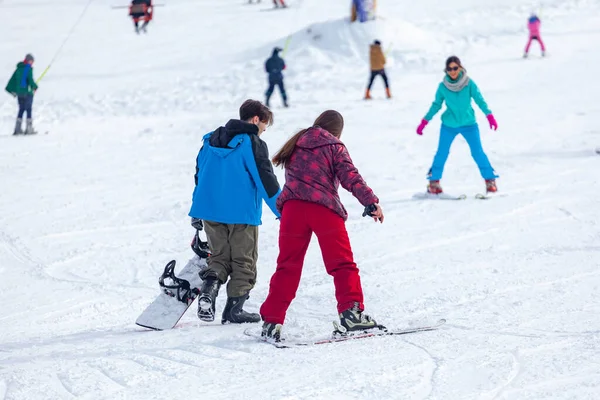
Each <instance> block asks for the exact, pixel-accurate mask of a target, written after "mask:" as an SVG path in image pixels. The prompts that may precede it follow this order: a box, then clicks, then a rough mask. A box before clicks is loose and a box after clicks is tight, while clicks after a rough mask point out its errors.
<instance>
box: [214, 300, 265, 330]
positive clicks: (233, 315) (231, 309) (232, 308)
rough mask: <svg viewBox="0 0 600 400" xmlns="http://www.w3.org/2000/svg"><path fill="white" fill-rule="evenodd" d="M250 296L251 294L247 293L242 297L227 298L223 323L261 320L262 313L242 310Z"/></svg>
mask: <svg viewBox="0 0 600 400" xmlns="http://www.w3.org/2000/svg"><path fill="white" fill-rule="evenodd" d="M248 297H249V296H248V295H247V294H246V295H243V296H240V297H229V298H227V304H226V305H225V310H223V318H222V319H221V323H222V324H226V323H228V322H230V323H232V324H244V323H248V322H260V315H258V314H255V313H249V312H246V311H244V310H242V307H244V303H245V302H246V300H248Z"/></svg>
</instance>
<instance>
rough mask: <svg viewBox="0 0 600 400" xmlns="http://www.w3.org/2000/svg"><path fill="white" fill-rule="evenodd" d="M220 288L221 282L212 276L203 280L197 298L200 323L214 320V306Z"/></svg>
mask: <svg viewBox="0 0 600 400" xmlns="http://www.w3.org/2000/svg"><path fill="white" fill-rule="evenodd" d="M220 288H221V281H219V279H218V278H216V277H214V276H207V277H205V278H203V282H202V287H201V288H200V295H199V296H198V318H200V319H201V320H202V321H206V322H212V321H214V320H215V305H216V303H217V296H218V295H219V289H220Z"/></svg>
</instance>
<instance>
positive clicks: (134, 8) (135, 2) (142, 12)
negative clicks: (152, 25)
mask: <svg viewBox="0 0 600 400" xmlns="http://www.w3.org/2000/svg"><path fill="white" fill-rule="evenodd" d="M153 11H154V10H153V7H152V0H132V1H131V6H130V7H129V15H130V16H131V18H132V19H133V25H134V26H135V33H137V34H139V33H140V29H141V30H142V31H143V32H144V33H147V30H146V28H147V26H148V23H149V22H150V21H152V13H153ZM140 21H144V23H143V24H142V27H141V28H140V27H139V22H140Z"/></svg>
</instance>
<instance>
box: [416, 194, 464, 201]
mask: <svg viewBox="0 0 600 400" xmlns="http://www.w3.org/2000/svg"><path fill="white" fill-rule="evenodd" d="M466 198H467V195H466V194H459V195H458V196H456V195H451V194H447V193H440V194H433V193H428V192H422V193H415V194H414V195H413V199H415V200H466Z"/></svg>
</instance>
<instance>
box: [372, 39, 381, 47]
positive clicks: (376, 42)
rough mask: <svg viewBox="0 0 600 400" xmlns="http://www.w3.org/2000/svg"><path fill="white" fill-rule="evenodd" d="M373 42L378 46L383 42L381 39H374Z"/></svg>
mask: <svg viewBox="0 0 600 400" xmlns="http://www.w3.org/2000/svg"><path fill="white" fill-rule="evenodd" d="M373 44H376V45H377V46H381V42H380V41H379V40H376V41H374V42H373Z"/></svg>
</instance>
